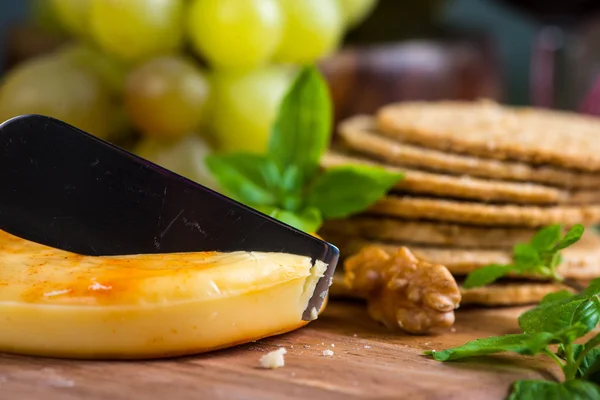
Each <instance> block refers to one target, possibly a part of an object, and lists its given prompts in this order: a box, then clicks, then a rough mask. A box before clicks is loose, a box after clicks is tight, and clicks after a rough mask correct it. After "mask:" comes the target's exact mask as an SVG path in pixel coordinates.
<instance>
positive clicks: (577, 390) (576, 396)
mask: <svg viewBox="0 0 600 400" xmlns="http://www.w3.org/2000/svg"><path fill="white" fill-rule="evenodd" d="M598 398H600V387H599V386H597V385H595V384H593V383H591V382H585V381H580V380H572V381H567V382H564V383H559V382H552V381H516V382H515V383H514V384H513V387H512V391H511V394H510V396H509V398H508V400H541V399H544V400H565V399H569V400H592V399H598Z"/></svg>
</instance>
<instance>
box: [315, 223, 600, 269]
mask: <svg viewBox="0 0 600 400" xmlns="http://www.w3.org/2000/svg"><path fill="white" fill-rule="evenodd" d="M323 238H324V239H325V240H327V241H328V242H330V243H332V244H334V245H336V246H337V247H339V249H340V253H341V257H342V258H343V259H344V258H346V257H348V256H350V255H351V254H355V253H357V252H358V251H360V250H361V249H362V248H364V247H366V246H371V245H377V246H381V247H382V248H383V249H384V250H386V251H388V252H390V253H395V252H396V251H398V250H399V249H400V247H401V246H403V245H404V246H407V247H408V248H410V251H411V252H412V253H413V254H414V255H415V256H416V257H418V258H420V259H421V260H424V261H427V262H429V263H431V264H440V265H444V266H445V267H446V268H448V270H449V271H450V272H451V273H452V274H453V275H456V276H463V275H467V274H469V273H470V272H473V271H475V270H476V269H478V268H481V267H484V266H486V265H490V264H510V263H511V262H512V251H511V250H508V249H507V250H481V249H467V248H440V247H429V246H419V245H413V244H409V243H392V242H382V241H376V240H368V239H364V238H360V237H356V236H348V235H331V234H330V235H324V236H323ZM562 256H563V261H562V263H561V264H560V266H559V267H558V273H559V274H560V275H562V276H563V277H565V278H569V279H577V280H588V279H594V278H597V277H600V238H599V237H598V236H597V235H596V234H593V233H590V232H588V233H586V234H585V235H584V237H583V238H582V239H581V240H580V241H579V242H578V243H576V244H574V245H573V246H571V247H569V248H567V249H565V250H563V251H562ZM511 276H513V277H514V276H515V275H511ZM519 277H520V278H530V279H537V278H536V277H530V276H525V275H521V276H519Z"/></svg>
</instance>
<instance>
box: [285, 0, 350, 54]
mask: <svg viewBox="0 0 600 400" xmlns="http://www.w3.org/2000/svg"><path fill="white" fill-rule="evenodd" d="M279 2H280V4H281V5H282V10H283V15H284V20H285V28H284V33H283V38H282V41H281V43H280V44H279V48H278V49H277V52H276V54H275V57H276V59H277V60H279V61H281V62H290V63H298V64H309V63H312V62H314V61H316V60H318V59H320V58H321V57H323V56H325V55H327V54H329V53H331V52H332V51H333V50H335V48H336V47H337V46H338V44H339V41H340V39H341V36H342V33H343V21H342V13H341V10H340V7H339V4H338V3H337V0H302V1H298V0H279Z"/></svg>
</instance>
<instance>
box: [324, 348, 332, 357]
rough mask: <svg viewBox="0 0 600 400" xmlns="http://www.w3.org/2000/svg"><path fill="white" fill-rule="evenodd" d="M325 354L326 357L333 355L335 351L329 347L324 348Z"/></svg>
mask: <svg viewBox="0 0 600 400" xmlns="http://www.w3.org/2000/svg"><path fill="white" fill-rule="evenodd" d="M323 355H324V356H325V357H331V356H332V355H333V351H331V350H329V349H327V350H323Z"/></svg>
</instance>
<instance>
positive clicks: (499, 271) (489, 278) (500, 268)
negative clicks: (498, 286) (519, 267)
mask: <svg viewBox="0 0 600 400" xmlns="http://www.w3.org/2000/svg"><path fill="white" fill-rule="evenodd" d="M513 270H514V266H512V265H500V264H491V265H487V266H485V267H483V268H479V269H476V270H475V271H473V272H471V273H470V274H469V275H468V276H467V279H465V282H464V283H463V287H464V288H465V289H472V288H475V287H480V286H485V285H489V284H490V283H492V282H495V281H496V280H498V279H499V278H501V277H503V276H504V275H506V274H508V273H509V272H511V271H513Z"/></svg>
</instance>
